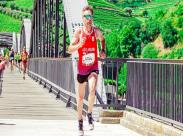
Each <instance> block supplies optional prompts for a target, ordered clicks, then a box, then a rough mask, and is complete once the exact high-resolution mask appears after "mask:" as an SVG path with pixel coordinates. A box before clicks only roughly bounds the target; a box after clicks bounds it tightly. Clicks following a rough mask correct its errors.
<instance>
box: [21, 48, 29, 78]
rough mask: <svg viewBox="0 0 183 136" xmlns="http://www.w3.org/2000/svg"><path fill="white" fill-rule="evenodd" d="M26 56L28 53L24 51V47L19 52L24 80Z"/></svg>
mask: <svg viewBox="0 0 183 136" xmlns="http://www.w3.org/2000/svg"><path fill="white" fill-rule="evenodd" d="M27 58H28V53H27V52H26V49H25V47H24V48H23V50H22V54H21V59H22V69H23V79H24V80H25V73H26V68H27Z"/></svg>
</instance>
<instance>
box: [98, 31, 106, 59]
mask: <svg viewBox="0 0 183 136" xmlns="http://www.w3.org/2000/svg"><path fill="white" fill-rule="evenodd" d="M96 34H97V39H99V40H100V43H101V46H102V47H101V48H102V49H101V53H100V56H101V57H102V58H103V59H104V58H105V57H106V54H105V38H104V35H103V34H102V32H101V31H100V30H99V29H98V28H97V29H96Z"/></svg>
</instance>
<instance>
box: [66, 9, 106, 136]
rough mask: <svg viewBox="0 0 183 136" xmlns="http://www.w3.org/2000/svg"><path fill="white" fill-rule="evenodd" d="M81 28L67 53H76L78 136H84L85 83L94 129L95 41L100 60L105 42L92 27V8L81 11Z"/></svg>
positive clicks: (96, 59) (89, 115)
mask: <svg viewBox="0 0 183 136" xmlns="http://www.w3.org/2000/svg"><path fill="white" fill-rule="evenodd" d="M82 20H83V25H84V26H83V27H81V28H79V29H78V30H77V31H76V32H75V34H74V36H73V39H72V41H71V44H70V46H69V49H68V50H69V52H74V51H78V54H79V60H78V75H77V81H78V96H77V97H78V98H77V111H78V123H79V135H84V131H83V118H82V111H83V99H84V95H85V87H86V82H89V96H88V113H87V117H88V123H89V126H90V130H93V129H94V124H93V118H92V110H93V104H94V100H95V90H96V85H97V79H98V74H99V69H98V46H97V40H100V42H101V45H102V50H101V53H100V56H101V58H105V40H104V36H103V34H102V33H101V31H100V30H99V29H98V28H97V27H95V26H93V8H92V7H90V6H86V7H84V8H83V10H82Z"/></svg>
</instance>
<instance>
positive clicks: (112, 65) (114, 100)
mask: <svg viewBox="0 0 183 136" xmlns="http://www.w3.org/2000/svg"><path fill="white" fill-rule="evenodd" d="M101 63H103V64H102V67H103V71H104V72H103V76H104V78H105V79H104V80H103V81H102V82H101V83H102V84H103V83H104V82H105V86H104V87H105V89H104V88H101V89H102V91H101V92H103V93H104V94H102V95H107V101H105V100H103V99H102V98H101V97H100V96H102V95H99V94H98V91H96V97H97V99H96V103H95V106H98V107H103V108H111V107H112V108H113V109H115V108H118V109H119V108H120V109H121V108H124V105H122V103H121V100H120V98H121V97H120V98H119V95H118V93H117V90H118V83H119V81H118V75H119V73H118V71H119V69H120V68H121V67H124V63H125V60H119V59H116V60H115V59H106V60H101ZM28 69H29V75H30V76H31V77H32V78H33V79H35V80H36V81H39V82H40V84H43V85H44V87H48V88H49V89H50V92H53V93H54V94H56V95H57V98H60V99H62V100H63V101H64V102H66V103H67V106H72V107H73V108H74V109H76V92H75V84H74V82H75V81H74V74H73V68H72V60H71V59H69V58H62V59H58V58H57V59H54V58H32V59H30V60H29V65H28ZM117 69H118V70H117ZM125 78H126V76H125ZM108 80H110V82H109V81H108ZM104 90H106V92H104ZM85 94H86V95H85V100H84V110H85V111H87V105H88V102H87V96H88V85H87V88H86V93H85Z"/></svg>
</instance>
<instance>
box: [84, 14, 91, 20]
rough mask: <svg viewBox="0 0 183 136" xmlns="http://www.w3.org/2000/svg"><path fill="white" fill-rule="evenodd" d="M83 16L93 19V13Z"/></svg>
mask: <svg viewBox="0 0 183 136" xmlns="http://www.w3.org/2000/svg"><path fill="white" fill-rule="evenodd" d="M83 17H85V18H86V19H87V20H90V19H93V16H92V15H84V16H83Z"/></svg>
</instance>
